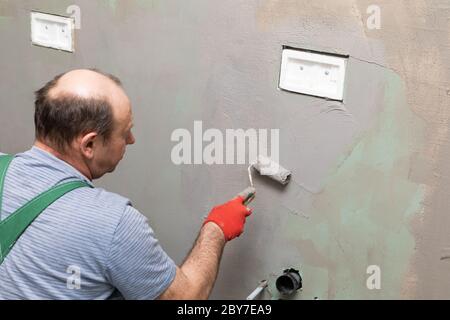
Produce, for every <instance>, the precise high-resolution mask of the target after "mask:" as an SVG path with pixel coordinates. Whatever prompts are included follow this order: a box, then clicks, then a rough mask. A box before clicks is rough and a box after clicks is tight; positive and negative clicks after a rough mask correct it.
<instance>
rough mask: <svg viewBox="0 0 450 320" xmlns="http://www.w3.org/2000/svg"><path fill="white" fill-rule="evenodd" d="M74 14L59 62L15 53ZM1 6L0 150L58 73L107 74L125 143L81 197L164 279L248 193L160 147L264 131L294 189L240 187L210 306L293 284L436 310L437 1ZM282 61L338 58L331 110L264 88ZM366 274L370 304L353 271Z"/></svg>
mask: <svg viewBox="0 0 450 320" xmlns="http://www.w3.org/2000/svg"><path fill="white" fill-rule="evenodd" d="M73 4H75V5H78V6H79V7H80V8H81V29H80V30H77V31H76V42H75V47H76V51H75V53H66V52H61V51H56V50H52V49H46V48H42V47H37V46H33V45H31V41H30V18H29V13H30V11H31V10H38V11H43V12H48V13H55V14H61V15H66V8H67V7H68V6H69V5H73ZM371 4H373V3H372V2H371V1H366V0H360V1H356V0H355V1H352V0H339V1H331V0H319V1H303V0H283V1H281V0H230V1H216V0H214V1H212V0H190V1H178V0H164V1H160V0H147V1H146V0H116V1H112V0H111V1H106V0H96V1H91V0H89V1H88V0H75V1H66V0H41V1H35V0H30V1H22V0H0V41H1V52H0V74H1V76H0V149H1V151H2V152H8V153H15V152H20V151H23V150H26V149H28V148H29V147H30V146H31V144H32V142H33V136H34V128H33V91H34V90H36V89H38V88H40V87H41V86H42V85H43V84H44V83H45V82H46V81H48V80H49V79H50V78H52V77H53V76H54V75H56V74H59V73H61V72H64V71H67V70H70V69H74V68H83V67H96V68H99V69H102V70H104V71H107V72H110V73H112V74H115V75H117V76H118V77H119V78H121V80H122V81H123V83H124V86H125V88H126V91H127V93H128V95H129V97H130V99H131V101H132V104H133V112H134V117H135V136H136V138H137V143H136V144H135V145H133V146H131V147H129V149H128V151H127V155H126V157H125V159H124V160H123V161H122V163H121V165H120V166H119V168H118V169H117V171H116V172H114V173H112V174H110V175H108V176H105V177H104V178H102V179H101V180H100V181H98V185H99V186H102V187H105V188H107V189H108V190H110V191H114V192H117V193H120V194H122V195H124V196H127V197H129V198H130V199H131V200H132V202H133V204H134V206H135V207H136V208H138V209H139V210H140V211H141V212H142V213H143V214H145V215H146V216H147V217H148V218H149V221H150V224H151V226H152V227H153V229H154V230H155V232H156V235H157V237H158V238H159V239H160V242H161V244H162V246H163V247H164V249H165V250H166V251H167V252H168V253H169V255H170V256H171V257H173V258H174V259H175V261H177V262H178V263H181V262H182V260H183V258H184V257H185V255H186V254H187V253H188V252H189V250H190V247H191V244H192V243H193V242H194V240H195V237H196V235H197V232H198V230H199V227H200V225H201V222H202V218H203V216H204V215H206V214H207V213H208V211H209V210H210V208H211V207H212V206H214V205H216V204H219V203H222V202H224V201H226V200H228V199H230V198H231V197H233V196H234V195H235V194H237V193H238V192H240V191H241V190H242V189H244V188H245V187H246V186H247V185H248V181H247V175H246V165H211V166H208V165H181V166H176V165H174V164H173V163H172V161H171V158H170V155H171V151H172V148H173V147H174V145H175V143H174V142H172V141H171V140H170V137H171V134H172V132H173V130H175V129H177V128H186V129H188V130H190V131H191V132H192V130H193V124H194V121H195V120H201V121H203V126H204V128H205V129H207V128H217V129H220V130H226V129H233V128H235V129H237V128H243V129H248V128H255V129H280V162H281V164H282V165H283V166H284V167H286V168H289V169H290V170H292V171H293V181H292V183H291V184H290V185H288V186H287V187H286V188H284V189H283V188H280V187H278V186H276V185H274V184H273V183H270V182H269V181H267V180H266V179H263V178H260V177H255V184H256V187H257V190H258V196H257V198H256V200H255V201H254V202H253V204H252V206H253V208H254V214H253V215H252V216H251V217H250V218H249V219H248V222H247V224H246V231H245V233H244V234H243V235H242V236H241V237H240V238H238V239H237V240H235V241H232V242H231V243H229V244H228V246H227V248H226V250H225V253H224V257H223V260H222V267H221V271H220V274H219V277H218V281H217V285H216V287H215V289H214V292H213V295H212V297H213V298H223V299H240V298H245V297H246V296H247V294H249V293H250V292H251V291H252V290H253V289H254V288H255V287H256V286H257V284H258V282H259V281H260V280H262V279H269V280H270V286H269V290H268V291H267V292H265V294H264V296H263V298H276V297H277V293H276V292H275V290H274V287H273V283H274V279H275V278H276V276H277V275H278V274H280V272H281V271H282V270H283V269H284V268H286V267H295V268H298V269H300V270H301V272H302V275H303V278H304V289H303V291H302V292H300V293H298V294H297V295H296V296H295V297H294V299H313V298H314V297H318V298H320V299H352V298H368V299H379V298H394V299H400V298H449V297H450V275H449V274H448V272H447V269H448V260H447V258H446V257H448V250H449V248H450V236H449V234H450V233H449V232H448V229H449V227H450V219H449V218H448V214H447V211H448V209H449V200H448V199H449V198H450V197H449V195H448V192H449V191H448V190H450V188H449V186H450V180H449V177H450V171H449V169H448V163H449V162H448V160H449V158H450V142H449V141H450V139H449V131H448V124H449V123H448V122H449V118H450V112H449V111H448V108H447V106H448V102H449V96H450V94H449V92H450V83H449V74H450V73H449V70H448V69H449V67H448V66H449V64H448V62H449V61H448V60H449V57H450V55H449V53H450V52H449V51H450V50H449V44H448V39H449V31H448V30H450V29H449V26H448V24H449V22H450V20H449V19H448V17H449V10H450V1H444V0H440V1H439V0H432V1H424V0H410V1H406V0H403V1H402V0H395V1H387V0H383V1H377V3H376V4H377V5H378V6H379V7H380V9H381V28H380V29H374V30H370V29H369V28H368V27H367V19H368V18H369V16H370V14H368V13H367V8H368V6H369V5H371ZM283 45H288V46H293V47H298V48H305V49H312V50H318V51H326V52H330V53H340V54H347V55H349V56H350V57H349V63H348V70H347V79H346V93H345V98H344V102H343V103H340V102H332V101H326V100H323V99H319V98H314V97H308V96H303V95H299V94H292V93H288V92H284V91H280V90H278V89H277V87H278V78H279V69H280V62H281V61H280V60H281V50H282V46H283ZM370 265H377V266H379V267H380V270H381V289H380V290H369V289H368V288H367V286H366V280H367V278H368V277H369V275H368V274H367V273H366V270H367V267H368V266H370Z"/></svg>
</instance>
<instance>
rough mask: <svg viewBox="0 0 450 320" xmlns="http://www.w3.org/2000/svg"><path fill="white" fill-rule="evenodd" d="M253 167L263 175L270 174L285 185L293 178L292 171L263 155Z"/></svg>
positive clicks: (269, 175) (270, 176)
mask: <svg viewBox="0 0 450 320" xmlns="http://www.w3.org/2000/svg"><path fill="white" fill-rule="evenodd" d="M253 168H255V170H257V171H258V172H259V173H260V174H261V175H264V176H268V177H269V178H271V179H273V180H275V181H278V182H279V183H281V184H283V185H286V184H288V183H289V181H290V180H291V171H289V170H287V169H285V168H283V167H282V166H280V165H279V164H278V163H277V162H275V161H273V160H271V159H269V158H267V157H264V156H261V155H260V156H258V158H257V159H256V162H255V163H254V164H253Z"/></svg>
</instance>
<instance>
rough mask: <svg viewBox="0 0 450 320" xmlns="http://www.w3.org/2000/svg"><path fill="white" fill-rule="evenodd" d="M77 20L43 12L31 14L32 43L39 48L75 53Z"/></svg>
mask: <svg viewBox="0 0 450 320" xmlns="http://www.w3.org/2000/svg"><path fill="white" fill-rule="evenodd" d="M74 30H75V20H74V18H72V17H63V16H58V15H53V14H47V13H42V12H36V11H32V12H31V42H32V43H33V44H35V45H38V46H43V47H47V48H54V49H58V50H64V51H69V52H74V41H73V39H74Z"/></svg>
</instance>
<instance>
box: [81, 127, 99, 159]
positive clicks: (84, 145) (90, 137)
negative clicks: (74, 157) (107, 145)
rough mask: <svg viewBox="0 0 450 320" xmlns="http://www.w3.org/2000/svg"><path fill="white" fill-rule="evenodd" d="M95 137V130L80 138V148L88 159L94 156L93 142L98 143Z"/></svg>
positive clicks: (96, 136) (96, 135)
mask: <svg viewBox="0 0 450 320" xmlns="http://www.w3.org/2000/svg"><path fill="white" fill-rule="evenodd" d="M97 138H98V134H97V132H89V133H87V134H85V135H84V136H82V137H81V139H80V150H81V152H82V154H83V155H84V156H85V157H86V158H88V159H92V158H93V157H94V150H95V144H96V143H98V139H97Z"/></svg>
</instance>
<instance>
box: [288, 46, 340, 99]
mask: <svg viewBox="0 0 450 320" xmlns="http://www.w3.org/2000/svg"><path fill="white" fill-rule="evenodd" d="M347 60H348V57H345V56H336V55H331V54H325V53H317V52H310V51H302V50H296V49H284V50H283V54H282V60H281V72H280V83H279V87H280V89H284V90H288V91H292V92H297V93H302V94H307V95H312V96H317V97H322V98H327V99H331V100H339V101H342V100H343V99H344V84H345V71H346V67H347Z"/></svg>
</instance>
